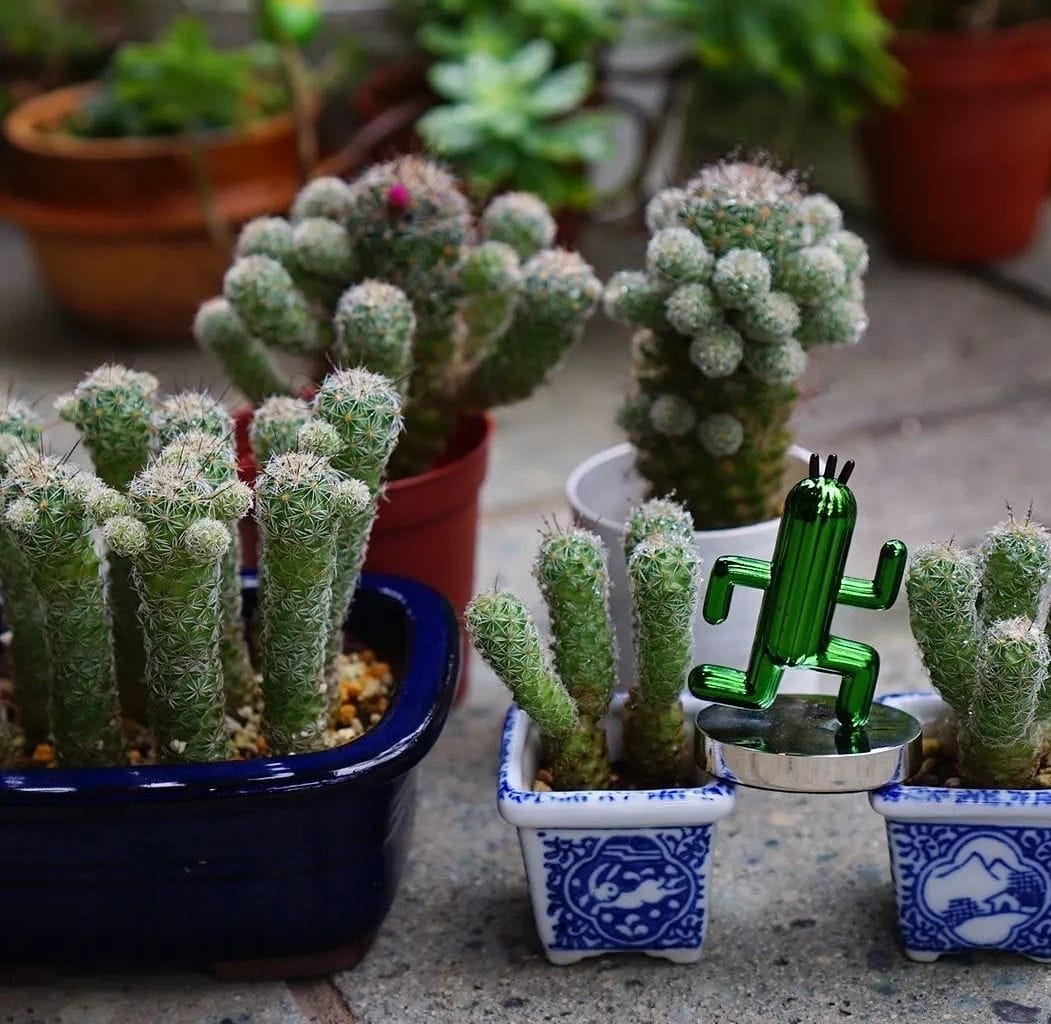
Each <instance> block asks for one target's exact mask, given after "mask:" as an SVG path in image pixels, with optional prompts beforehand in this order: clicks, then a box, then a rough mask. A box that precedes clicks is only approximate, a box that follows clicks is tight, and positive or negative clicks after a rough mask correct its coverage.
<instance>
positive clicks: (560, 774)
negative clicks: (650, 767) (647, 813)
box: [464, 590, 611, 790]
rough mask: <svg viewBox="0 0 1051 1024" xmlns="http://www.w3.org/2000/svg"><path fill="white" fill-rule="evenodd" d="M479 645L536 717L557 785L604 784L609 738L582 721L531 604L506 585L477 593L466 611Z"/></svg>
mask: <svg viewBox="0 0 1051 1024" xmlns="http://www.w3.org/2000/svg"><path fill="white" fill-rule="evenodd" d="M464 625H465V626H466V628H467V632H468V634H469V636H470V637H471V641H472V642H473V643H474V646H475V649H476V650H477V651H478V653H479V654H480V655H481V656H482V659H483V660H484V661H485V663H486V664H487V665H489V667H490V668H491V669H492V670H493V671H494V672H495V673H496V674H497V675H498V676H499V677H500V679H501V680H502V681H503V683H504V685H505V686H506V687H507V688H508V689H509V690H510V691H511V695H512V697H514V700H515V703H516V704H517V705H518V706H519V707H520V708H521V709H522V710H523V711H524V712H525V713H526V714H527V715H529V717H530V718H531V719H532V720H533V723H534V724H535V725H536V727H537V729H538V730H539V731H540V735H541V737H542V738H543V741H544V748H545V753H546V755H547V758H548V760H549V762H550V764H549V767H550V770H551V776H552V785H553V787H554V788H555V789H562V790H573V789H605V788H607V787H608V786H609V783H610V778H611V776H610V768H609V763H608V761H607V760H606V753H605V740H604V738H603V737H601V734H600V733H599V732H598V731H596V730H595V729H594V728H593V727H589V726H588V725H587V724H585V723H583V722H582V720H581V717H580V713H579V712H578V711H577V707H576V705H575V704H574V702H573V698H572V697H570V695H569V693H568V691H567V690H566V688H565V686H564V685H563V684H562V681H561V680H560V679H559V678H558V675H557V674H556V673H555V670H554V666H553V665H552V664H551V657H550V655H549V654H548V652H547V651H546V650H545V648H544V646H543V643H542V642H541V639H540V632H539V630H538V629H537V627H536V623H535V622H534V621H533V616H532V615H531V614H530V613H529V609H528V608H526V606H525V605H524V604H523V603H522V602H521V601H520V600H519V599H518V598H517V597H515V595H514V594H511V593H509V592H508V591H506V590H491V591H487V592H485V593H482V594H478V595H477V596H476V597H475V598H474V599H473V600H472V601H471V603H470V604H469V605H468V606H467V610H466V611H465V612H464Z"/></svg>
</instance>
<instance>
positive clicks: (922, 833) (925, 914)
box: [870, 693, 1051, 962]
mask: <svg viewBox="0 0 1051 1024" xmlns="http://www.w3.org/2000/svg"><path fill="white" fill-rule="evenodd" d="M883 701H884V702H885V703H888V704H892V705H894V706H895V707H899V708H901V709H902V710H904V711H908V712H909V713H910V714H912V715H914V716H915V717H916V718H918V719H919V720H920V721H921V722H922V723H923V725H924V731H925V732H927V733H929V732H933V731H934V730H936V729H937V728H938V726H939V724H942V723H944V722H945V721H946V719H947V717H948V716H949V714H950V712H949V709H948V707H947V705H946V704H944V703H943V702H942V700H941V699H940V698H939V697H938V696H937V695H936V694H932V693H914V694H895V695H894V696H892V697H884V698H883ZM870 801H871V803H872V807H873V809H874V810H876V811H878V812H879V813H880V814H882V815H883V816H884V817H885V818H886V819H887V841H888V845H889V846H890V865H891V874H892V875H893V878H894V887H895V891H896V895H897V903H898V924H899V927H900V929H901V935H902V940H903V942H904V944H905V952H906V954H907V955H908V956H909V957H910V958H911V959H913V960H921V961H929V960H937V958H938V957H939V956H941V955H942V953H958V952H961V951H963V950H968V949H1001V950H1009V951H1012V952H1015V953H1023V954H1025V955H1026V956H1028V957H1029V958H1030V959H1032V960H1039V961H1041V962H1051V791H1048V790H1031V789H962V788H960V789H956V788H948V787H944V786H909V785H894V786H887V787H885V788H884V789H881V790H878V791H877V792H875V793H873V794H872V795H871V796H870Z"/></svg>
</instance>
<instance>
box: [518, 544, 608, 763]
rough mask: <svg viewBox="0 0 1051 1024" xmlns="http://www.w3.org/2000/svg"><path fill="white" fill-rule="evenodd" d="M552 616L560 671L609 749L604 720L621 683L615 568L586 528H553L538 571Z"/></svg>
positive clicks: (588, 725) (600, 745)
mask: <svg viewBox="0 0 1051 1024" xmlns="http://www.w3.org/2000/svg"><path fill="white" fill-rule="evenodd" d="M533 572H534V575H535V576H536V579H537V582H538V583H539V584H540V592H541V593H542V594H543V595H544V601H545V603H546V604H547V609H548V614H549V616H550V619H551V634H552V638H553V642H552V647H553V650H554V656H555V669H556V671H557V672H558V675H559V678H560V679H561V680H562V685H563V686H564V687H565V688H566V690H567V691H568V692H569V695H570V697H571V698H572V699H573V701H574V703H575V704H576V706H577V711H578V713H579V715H580V720H581V728H583V729H591V730H593V731H594V733H595V745H596V748H597V749H599V750H602V751H604V750H605V745H606V737H605V733H604V732H603V727H602V720H603V719H604V718H605V717H606V713H607V712H608V711H609V702H610V698H611V697H612V696H613V690H614V689H615V687H616V684H617V669H616V641H615V639H614V634H613V623H612V621H611V619H610V612H609V572H608V570H607V568H606V550H605V548H604V547H603V546H602V542H601V541H600V540H599V539H598V538H597V537H596V536H595V535H594V534H591V533H588V532H587V531H586V530H576V529H570V530H560V529H558V528H557V527H556V528H553V529H551V530H549V531H548V532H547V533H546V534H545V536H544V538H543V540H542V541H541V544H540V550H539V552H538V553H537V558H536V564H535V565H534V569H533Z"/></svg>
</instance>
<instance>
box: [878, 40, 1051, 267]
mask: <svg viewBox="0 0 1051 1024" xmlns="http://www.w3.org/2000/svg"><path fill="white" fill-rule="evenodd" d="M890 49H891V52H892V53H893V54H894V56H895V57H897V58H898V60H900V61H901V62H902V64H903V65H904V66H905V69H906V76H907V78H906V88H907V92H908V98H907V100H906V101H905V103H904V104H903V105H902V106H901V107H900V108H899V109H896V110H885V111H880V112H879V113H876V114H874V115H872V116H871V117H870V118H869V119H868V120H867V121H866V123H865V124H864V125H863V126H862V132H861V141H862V148H863V150H864V154H865V157H866V160H867V162H868V167H869V177H870V182H871V187H872V194H873V199H874V200H875V203H876V206H877V207H878V208H879V211H880V214H881V215H882V218H883V223H884V226H885V228H886V230H887V234H888V236H889V238H890V240H891V242H892V244H893V245H894V246H895V248H897V249H898V250H899V251H900V252H902V253H903V254H905V255H907V256H911V257H914V258H918V259H926V260H939V261H946V262H954V263H975V262H987V261H990V260H997V259H1003V258H1005V257H1007V256H1011V255H1014V254H1016V253H1019V252H1021V251H1023V250H1024V249H1025V248H1026V247H1027V246H1028V245H1029V243H1030V242H1031V241H1032V238H1033V234H1034V232H1035V230H1036V226H1037V221H1038V218H1039V214H1040V211H1041V207H1042V204H1043V200H1044V195H1045V192H1046V189H1047V181H1048V176H1049V174H1051V21H1040V22H1035V23H1033V24H1029V25H1023V26H1019V27H1016V28H1010V29H1003V30H1000V31H995V32H991V33H960V34H955V33H925V32H909V31H906V32H900V33H898V35H897V36H896V37H895V38H894V40H893V41H892V43H891V47H890Z"/></svg>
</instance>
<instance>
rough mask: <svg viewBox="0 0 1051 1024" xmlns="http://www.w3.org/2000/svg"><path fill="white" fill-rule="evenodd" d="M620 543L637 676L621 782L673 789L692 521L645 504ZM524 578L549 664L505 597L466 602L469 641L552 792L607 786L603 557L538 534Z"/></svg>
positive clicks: (527, 623) (691, 605)
mask: <svg viewBox="0 0 1051 1024" xmlns="http://www.w3.org/2000/svg"><path fill="white" fill-rule="evenodd" d="M626 545H627V547H628V550H629V552H630V557H629V561H628V575H629V581H630V584H631V595H632V601H633V603H634V607H635V649H636V660H637V663H638V669H639V674H638V679H637V682H636V685H635V686H634V687H633V688H632V691H631V694H630V696H629V699H628V702H627V704H626V706H625V713H624V755H625V756H624V768H625V777H626V781H627V784H629V785H633V786H639V787H644V788H645V787H660V786H674V785H678V784H679V783H680V781H681V776H682V769H683V756H684V745H685V738H686V737H685V726H684V721H683V711H682V703H681V696H682V689H683V687H684V685H685V682H686V673H687V670H688V668H689V665H690V659H691V655H692V647H693V645H692V634H691V626H692V620H693V614H694V611H695V610H696V605H697V591H698V585H699V580H698V559H697V555H696V553H695V551H694V549H693V523H692V521H691V520H690V518H689V515H688V513H687V512H686V511H685V509H683V508H682V506H679V505H676V504H675V503H674V502H671V501H667V500H653V501H650V502H647V504H646V505H645V506H643V507H641V508H638V509H634V510H633V511H632V514H631V517H630V520H629V531H628V537H627V539H626ZM534 574H535V576H536V579H537V582H538V583H539V584H540V590H541V593H542V594H543V597H544V601H545V603H546V604H547V608H548V612H549V615H550V619H551V632H552V636H553V643H552V647H553V651H554V662H553V663H552V661H551V659H550V658H549V656H548V654H547V652H546V651H545V650H544V648H543V646H542V643H541V640H540V635H539V632H538V631H537V628H536V625H535V623H534V622H533V620H532V618H531V616H530V615H529V612H528V611H527V609H526V608H525V606H524V605H523V604H522V602H521V601H519V600H518V598H516V597H514V595H512V594H509V593H507V592H506V591H489V592H487V593H483V594H480V595H479V596H477V597H476V598H475V599H474V600H473V601H472V602H471V604H470V605H469V606H468V609H467V612H466V613H465V617H464V621H465V623H466V626H467V630H468V633H469V635H470V637H471V639H472V641H473V642H474V645H475V648H476V649H477V650H478V653H479V654H480V655H481V656H482V658H483V659H484V660H485V661H486V663H487V664H488V665H489V666H490V667H491V668H492V669H493V671H494V672H495V673H496V674H497V675H498V676H499V677H500V679H501V680H502V681H503V683H504V684H505V685H506V686H507V688H508V689H509V690H510V691H511V693H512V695H513V697H514V699H515V702H516V703H517V704H518V705H519V707H520V708H521V709H522V710H523V711H524V712H525V713H526V714H527V715H529V717H530V718H531V719H532V720H533V721H534V723H535V724H536V726H537V728H538V729H539V731H540V735H541V737H542V738H543V740H544V747H545V753H544V756H545V761H544V764H545V765H547V766H549V767H550V768H551V771H552V774H553V785H554V787H555V788H556V789H578V788H580V789H601V788H605V787H608V786H610V785H611V784H613V782H614V779H613V774H612V771H611V769H610V766H609V764H608V760H607V753H606V738H605V732H604V723H603V719H604V718H605V717H606V714H607V712H608V709H609V702H610V697H611V695H612V693H613V689H614V686H615V682H616V676H615V672H616V669H615V663H616V648H615V641H614V633H613V628H612V624H611V621H610V616H609V577H608V575H607V570H606V551H605V549H604V548H603V546H602V542H601V541H600V540H599V538H598V537H596V536H594V535H593V534H590V533H588V532H586V531H584V530H579V529H567V530H561V529H557V528H554V529H549V530H548V531H547V532H546V533H545V534H544V536H543V539H542V541H541V544H540V550H539V552H538V554H537V560H536V563H535V566H534Z"/></svg>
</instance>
